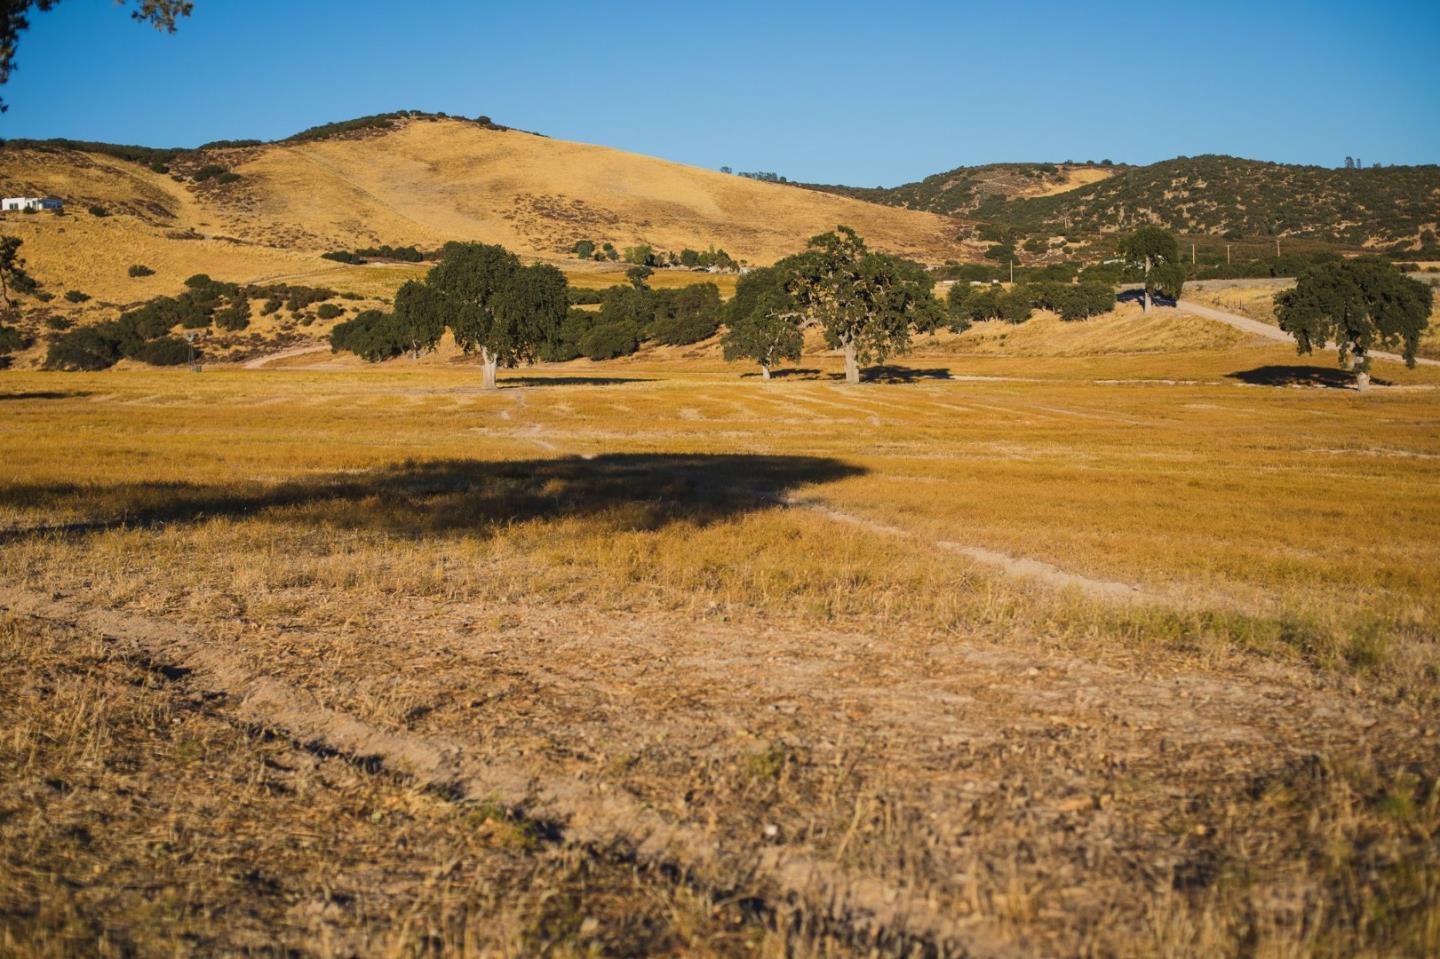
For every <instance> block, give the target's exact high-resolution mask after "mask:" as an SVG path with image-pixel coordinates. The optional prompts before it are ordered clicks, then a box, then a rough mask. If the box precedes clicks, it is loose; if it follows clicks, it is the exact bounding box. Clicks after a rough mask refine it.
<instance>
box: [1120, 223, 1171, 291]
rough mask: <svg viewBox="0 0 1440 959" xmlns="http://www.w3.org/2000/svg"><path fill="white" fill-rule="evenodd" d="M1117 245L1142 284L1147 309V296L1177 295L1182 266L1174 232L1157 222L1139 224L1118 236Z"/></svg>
mask: <svg viewBox="0 0 1440 959" xmlns="http://www.w3.org/2000/svg"><path fill="white" fill-rule="evenodd" d="M1117 247H1118V250H1119V253H1120V256H1121V257H1123V258H1124V260H1125V263H1126V265H1127V266H1128V267H1129V268H1130V270H1131V271H1133V273H1134V274H1135V275H1136V277H1137V278H1138V279H1140V281H1141V282H1143V283H1144V284H1145V295H1146V303H1145V308H1146V309H1147V310H1148V309H1149V308H1150V303H1149V298H1150V297H1152V296H1154V295H1155V294H1156V293H1160V294H1162V295H1164V296H1168V297H1170V298H1171V299H1179V297H1180V291H1181V289H1182V288H1183V287H1184V285H1185V268H1184V266H1183V265H1182V264H1181V263H1180V245H1179V244H1178V243H1177V242H1176V241H1175V237H1174V236H1172V235H1171V234H1170V233H1168V232H1166V231H1165V230H1163V229H1161V228H1160V227H1157V226H1142V227H1140V229H1138V230H1136V231H1135V232H1134V233H1130V234H1127V235H1125V236H1123V237H1121V238H1120V242H1119V244H1117Z"/></svg>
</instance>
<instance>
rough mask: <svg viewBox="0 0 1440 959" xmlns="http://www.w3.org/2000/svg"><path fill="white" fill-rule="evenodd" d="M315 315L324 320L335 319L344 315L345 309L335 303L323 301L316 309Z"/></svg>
mask: <svg viewBox="0 0 1440 959" xmlns="http://www.w3.org/2000/svg"><path fill="white" fill-rule="evenodd" d="M315 315H316V316H317V317H318V318H320V319H322V320H333V319H335V318H336V317H339V316H344V315H345V309H344V307H341V306H337V305H336V304H334V303H321V304H320V305H319V306H318V307H317V308H316V309H315Z"/></svg>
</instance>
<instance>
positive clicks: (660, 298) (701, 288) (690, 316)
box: [645, 283, 721, 346]
mask: <svg viewBox="0 0 1440 959" xmlns="http://www.w3.org/2000/svg"><path fill="white" fill-rule="evenodd" d="M651 302H652V319H651V320H650V323H649V325H648V326H647V327H646V329H645V338H646V339H647V340H654V341H655V342H656V343H660V344H663V345H667V346H681V345H684V344H687V343H698V342H700V341H701V340H703V339H707V338H708V337H711V336H714V335H715V332H716V331H717V330H719V329H720V315H721V308H720V290H719V288H718V287H716V286H715V284H714V283H696V284H693V285H691V286H683V287H680V288H679V289H675V290H657V291H655V292H653V293H652V294H651Z"/></svg>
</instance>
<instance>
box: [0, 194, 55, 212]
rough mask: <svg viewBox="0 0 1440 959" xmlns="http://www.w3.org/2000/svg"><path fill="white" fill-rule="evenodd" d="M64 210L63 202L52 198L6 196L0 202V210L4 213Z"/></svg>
mask: <svg viewBox="0 0 1440 959" xmlns="http://www.w3.org/2000/svg"><path fill="white" fill-rule="evenodd" d="M64 208H65V201H63V200H60V199H58V198H56V197H53V196H7V197H5V199H3V200H0V210H4V211H5V212H6V213H31V212H39V211H40V210H63V209H64Z"/></svg>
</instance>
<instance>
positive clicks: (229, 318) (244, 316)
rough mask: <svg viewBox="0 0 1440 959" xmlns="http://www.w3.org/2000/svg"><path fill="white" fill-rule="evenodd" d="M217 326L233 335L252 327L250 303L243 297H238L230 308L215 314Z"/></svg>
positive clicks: (231, 303)
mask: <svg viewBox="0 0 1440 959" xmlns="http://www.w3.org/2000/svg"><path fill="white" fill-rule="evenodd" d="M215 325H216V326H218V327H220V329H222V330H228V331H230V332H232V333H233V332H236V331H237V330H243V329H245V327H247V326H249V325H250V301H249V300H247V299H245V297H243V296H240V297H236V298H235V299H234V300H232V301H231V302H230V305H229V306H227V307H225V309H223V310H221V311H220V312H219V313H217V314H215Z"/></svg>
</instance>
